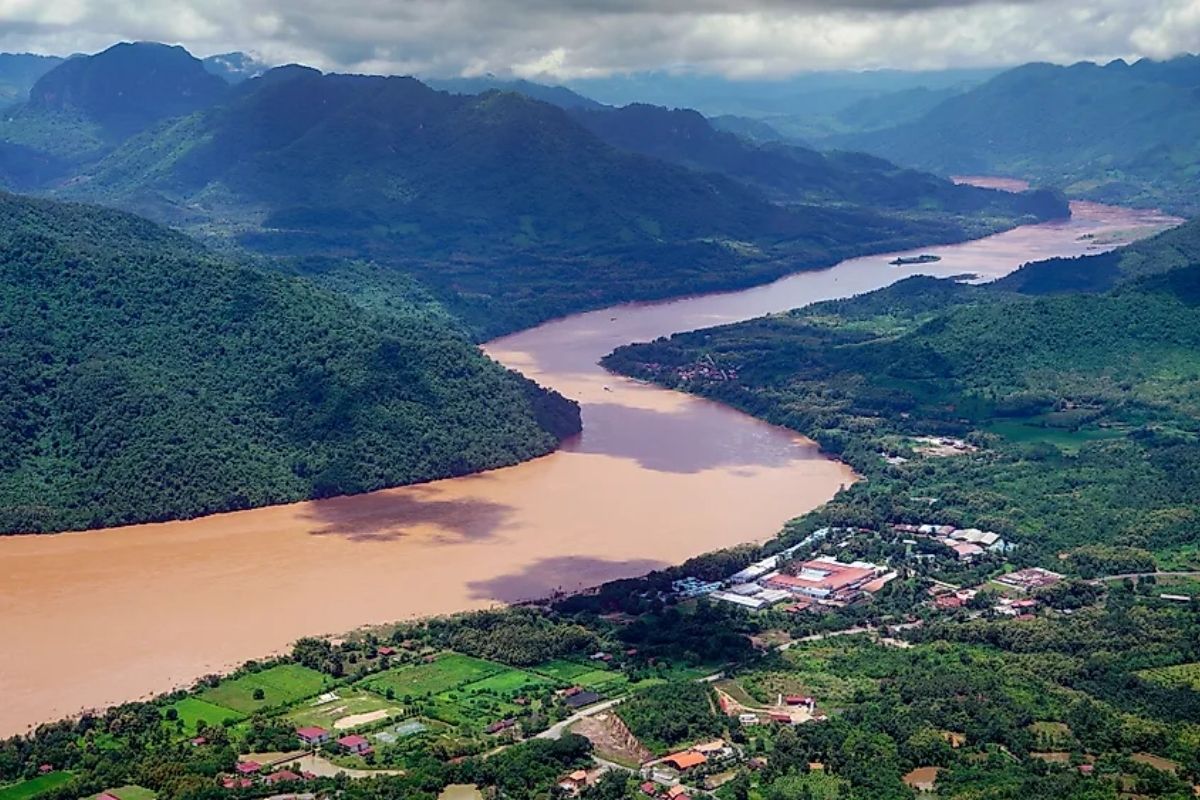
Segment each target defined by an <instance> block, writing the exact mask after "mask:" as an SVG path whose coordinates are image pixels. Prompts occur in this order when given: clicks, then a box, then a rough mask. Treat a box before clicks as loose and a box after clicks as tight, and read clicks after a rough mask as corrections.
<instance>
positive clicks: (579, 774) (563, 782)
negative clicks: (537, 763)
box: [558, 769, 588, 794]
mask: <svg viewBox="0 0 1200 800" xmlns="http://www.w3.org/2000/svg"><path fill="white" fill-rule="evenodd" d="M587 783H588V774H587V770H582V769H577V770H575V771H574V772H572V773H571V774H570V775H567V776H566V777H564V778H561V779H560V780H559V781H558V788H560V789H562V790H563V791H564V792H569V793H571V794H578V793H579V792H580V790H582V789H583V788H584V787H586V786H587Z"/></svg>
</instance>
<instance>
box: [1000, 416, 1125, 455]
mask: <svg viewBox="0 0 1200 800" xmlns="http://www.w3.org/2000/svg"><path fill="white" fill-rule="evenodd" d="M984 430H986V431H988V432H989V433H994V434H996V435H997V436H1001V437H1003V438H1005V439H1007V440H1009V441H1010V442H1018V443H1023V442H1045V443H1046V444H1052V445H1054V446H1055V447H1057V448H1059V449H1060V450H1063V451H1065V452H1068V453H1073V452H1075V451H1076V450H1078V449H1079V448H1081V447H1083V446H1084V445H1085V444H1087V443H1088V442H1098V441H1102V440H1104V439H1119V438H1121V437H1122V436H1124V435H1125V431H1124V430H1121V429H1120V428H1080V429H1079V430H1070V429H1066V428H1054V427H1051V426H1048V425H1030V424H1028V423H1025V422H1015V421H1011V420H1002V421H997V422H992V423H991V424H989V425H987V426H986V427H985V428H984Z"/></svg>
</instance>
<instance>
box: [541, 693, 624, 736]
mask: <svg viewBox="0 0 1200 800" xmlns="http://www.w3.org/2000/svg"><path fill="white" fill-rule="evenodd" d="M624 699H625V698H624V697H618V698H615V699H613V700H605V701H604V702H603V703H597V704H596V705H594V706H588V707H587V708H585V709H583V710H582V711H576V712H575V713H574V714H572V715H571V716H569V717H567V718H566V719H564V720H563V721H562V722H556V723H554V724H553V725H551V726H550V727H549V728H546V730H544V731H542V732H541V733H539V734H538V735H537V736H536V737H535V738H537V739H561V738H562V735H563V731H565V730H566V729H567V728H569V727H571V726H572V725H574V724H575V723H576V722H579V720H581V719H583V718H584V717H590V716H592V715H593V714H599V713H600V712H601V711H607V710H608V709H610V708H612V707H613V706H615V705H617V704H618V703H620V702H621V701H622V700H624Z"/></svg>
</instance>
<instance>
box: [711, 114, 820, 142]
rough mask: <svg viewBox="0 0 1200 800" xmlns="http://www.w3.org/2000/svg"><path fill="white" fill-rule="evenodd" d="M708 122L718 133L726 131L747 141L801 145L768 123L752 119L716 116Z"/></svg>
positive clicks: (727, 115) (725, 115) (732, 115)
mask: <svg viewBox="0 0 1200 800" xmlns="http://www.w3.org/2000/svg"><path fill="white" fill-rule="evenodd" d="M708 121H709V122H710V123H711V124H712V126H713V127H714V128H716V129H717V130H719V131H727V132H729V133H732V134H735V135H737V136H740V137H742V138H743V139H746V140H747V141H751V142H757V143H759V144H764V143H766V142H787V143H789V144H802V142H798V141H796V140H795V139H792V138H791V137H789V136H785V135H784V134H782V133H780V132H779V131H778V130H776V129H775V128H774V127H772V126H771V124H770V123H768V122H764V121H763V120H761V119H754V118H752V117H739V116H737V115H736V114H718V115H717V116H715V117H709V118H708Z"/></svg>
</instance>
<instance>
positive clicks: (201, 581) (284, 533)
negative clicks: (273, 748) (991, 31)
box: [0, 204, 1169, 734]
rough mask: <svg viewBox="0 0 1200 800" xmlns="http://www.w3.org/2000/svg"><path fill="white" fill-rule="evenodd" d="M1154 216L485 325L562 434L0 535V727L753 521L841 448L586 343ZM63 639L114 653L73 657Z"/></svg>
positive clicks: (731, 533) (769, 518)
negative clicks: (677, 387) (504, 456)
mask: <svg viewBox="0 0 1200 800" xmlns="http://www.w3.org/2000/svg"><path fill="white" fill-rule="evenodd" d="M1168 223H1169V218H1165V217H1163V216H1161V215H1153V214H1150V213H1148V212H1134V211H1125V210H1122V209H1115V208H1110V207H1104V206H1097V205H1095V204H1076V213H1075V217H1073V218H1072V219H1071V220H1066V221H1061V222H1056V223H1048V224H1044V225H1035V226H1028V227H1026V228H1020V229H1016V230H1013V231H1008V232H1006V233H1003V234H998V235H995V236H991V237H988V238H986V239H981V240H977V241H974V242H968V243H964V244H960V245H953V246H947V247H942V248H937V249H936V253H937V254H938V255H939V256H941V257H942V260H941V261H940V262H937V263H936V264H928V265H922V266H921V268H920V269H919V270H917V269H909V268H902V269H896V268H892V267H889V266H887V263H886V262H887V261H888V260H889V259H890V258H893V257H895V256H898V255H905V254H904V253H890V254H882V255H877V256H870V257H865V258H858V259H852V260H850V261H846V262H843V263H842V264H839V265H838V266H837V267H834V268H832V269H829V270H824V271H821V272H810V273H800V274H797V275H794V276H791V277H788V278H784V279H782V280H780V281H777V282H776V283H774V284H770V285H768V286H760V287H756V288H754V289H748V290H745V291H740V292H731V293H726V294H719V295H709V296H702V297H692V298H684V299H679V300H674V301H669V302H664V303H653V304H636V305H629V306H619V307H615V308H613V309H606V310H603V311H597V312H591V313H588V314H580V315H576V316H573V317H568V318H566V319H562V320H557V321H555V322H551V323H547V324H545V325H542V326H539V327H538V328H535V329H532V330H529V331H524V332H522V333H518V334H514V335H512V336H509V337H505V338H503V339H499V340H496V341H494V342H491V343H489V344H488V345H486V347H485V349H486V350H487V352H488V353H489V354H490V355H492V356H493V357H494V358H496V359H497V360H498V361H500V362H502V363H504V364H505V365H507V366H510V367H512V368H515V369H519V370H521V371H522V372H524V373H525V374H526V375H527V376H529V377H531V378H533V379H534V380H537V381H539V382H541V383H543V384H544V385H546V386H549V387H551V388H554V389H556V390H558V391H559V392H560V393H563V394H564V395H566V396H568V397H572V398H574V399H577V400H579V401H580V402H581V403H582V405H583V419H584V430H583V433H582V434H581V435H580V436H579V437H577V438H576V439H574V440H572V441H570V442H568V443H567V445H566V446H565V447H564V449H563V450H562V451H560V452H558V453H555V454H552V455H550V456H546V457H544V458H541V459H537V460H535V461H532V462H528V463H526V464H522V465H519V466H515V467H510V468H505V469H501V470H496V471H493V472H489V473H483V474H480V475H472V476H468V477H464V478H458V479H454V480H448V481H438V482H434V483H430V484H424V485H420V486H412V487H405V488H401V489H394V490H387V491H383V492H376V493H372V494H368V495H359V496H355V497H347V498H336V499H332V500H328V501H319V502H310V503H298V504H293V505H288V506H277V507H271V508H263V509H255V510H251V511H245V512H237V513H233V514H222V515H216V516H213V517H206V518H203V519H197V520H190V521H185V522H171V523H162V524H157V525H140V526H130V527H127V528H118V529H111V530H107V531H94V532H88V533H79V534H61V535H55V536H49V537H22V538H7V539H3V540H0V560H3V561H4V563H5V565H6V573H7V575H6V577H7V576H11V577H10V578H9V579H8V580H6V582H5V585H4V587H3V588H2V589H0V637H2V639H3V641H5V643H6V647H5V648H4V650H3V652H0V684H3V685H4V686H5V687H6V690H7V694H6V704H5V706H4V707H3V709H0V734H6V733H15V732H19V731H21V730H24V729H25V728H26V727H27V726H29V725H32V724H35V723H37V722H39V721H42V720H46V719H51V718H57V717H61V716H66V715H69V714H72V713H75V712H77V711H79V710H81V709H82V708H85V707H94V706H102V705H107V704H110V703H114V702H119V701H122V700H128V699H133V698H135V697H145V696H147V695H148V694H156V693H158V692H161V691H166V690H168V689H170V688H172V687H174V686H178V685H185V684H188V683H190V682H191V681H192V680H194V679H195V678H196V677H198V676H200V675H203V674H206V673H211V672H217V671H221V670H224V669H227V668H229V667H231V666H233V665H236V664H238V663H241V662H242V661H244V660H246V659H248V658H253V657H259V656H262V655H263V654H264V653H266V652H272V651H276V652H277V651H279V650H281V649H282V648H284V647H285V646H286V645H287V644H288V643H290V642H291V641H293V640H295V639H296V638H298V637H299V636H302V635H308V634H319V633H325V632H331V631H342V630H348V629H351V628H354V627H357V626H359V625H363V624H372V623H383V622H387V621H389V620H397V619H405V618H412V617H417V616H426V615H431V614H441V613H448V612H452V611H461V610H467V609H472V608H480V607H484V606H488V605H492V604H496V603H504V602H513V601H517V600H522V599H527V598H531V597H539V596H544V595H548V594H551V593H552V592H554V591H556V590H572V589H578V588H582V587H585V586H591V585H596V584H599V583H603V582H605V581H608V580H612V579H615V578H620V577H630V576H634V575H639V574H643V573H645V572H647V571H649V570H652V569H656V568H660V567H663V566H666V565H669V564H675V563H678V562H680V561H683V560H685V559H687V558H689V557H691V556H695V555H698V554H700V553H704V552H708V551H711V550H715V549H720V548H723V547H728V546H732V545H736V544H741V543H745V542H751V541H763V540H766V539H768V538H770V537H772V536H774V535H775V533H776V532H777V531H778V529H779V528H780V526H781V525H782V524H783V523H784V522H785V521H786V520H788V519H790V518H792V517H795V516H797V515H799V514H802V513H805V512H806V511H809V510H811V509H812V508H815V507H817V506H818V505H820V504H822V503H824V502H825V501H827V500H828V499H829V498H830V497H832V496H833V494H834V493H836V491H837V490H838V488H839V487H841V486H843V485H846V484H848V483H849V482H851V481H853V480H854V476H853V473H852V472H851V471H850V470H849V468H847V467H846V466H844V465H842V464H840V463H838V462H835V461H832V460H829V459H827V458H824V457H822V456H821V455H820V454H819V453H818V451H817V448H816V447H815V445H814V444H813V443H812V442H810V441H808V440H806V439H804V438H802V437H799V436H797V435H795V434H794V433H792V432H790V431H786V430H783V429H781V428H777V427H773V426H770V425H767V424H765V423H762V422H759V421H757V420H754V419H752V418H750V417H748V416H746V415H744V414H741V413H740V412H737V411H734V410H732V409H729V408H727V407H724V406H721V405H718V404H716V403H711V402H707V401H703V400H699V399H696V398H692V397H688V396H685V395H682V394H678V393H675V392H670V391H666V390H662V389H659V388H656V387H652V386H647V385H644V384H641V383H638V382H634V381H629V380H625V379H622V378H618V377H615V376H612V375H610V374H608V373H606V372H604V371H603V370H602V369H601V368H600V367H599V366H598V365H597V363H596V362H597V361H598V359H599V358H600V357H601V356H603V355H605V354H607V353H608V352H610V351H611V350H612V349H614V348H615V347H617V346H619V345H622V344H627V343H629V342H632V341H645V340H648V339H654V338H656V337H658V336H663V335H668V334H670V333H674V332H678V331H684V330H691V329H695V328H699V327H706V326H711V325H715V324H722V323H727V322H734V321H738V320H742V319H748V318H750V317H755V316H760V315H762V314H766V313H772V312H775V311H782V310H785V309H788V308H793V307H796V306H800V305H804V304H806V303H809V302H813V301H815V300H820V299H827V298H832V297H839V296H846V295H849V294H855V293H859V292H862V291H866V290H869V289H873V288H878V287H879V286H883V285H886V284H888V283H891V282H892V281H894V280H897V279H898V278H900V277H903V276H905V275H909V274H915V272H916V271H920V272H922V273H931V274H942V275H952V274H960V273H963V272H970V273H972V274H976V275H981V276H986V277H999V276H1000V275H1003V274H1006V273H1007V272H1009V271H1011V270H1013V269H1015V268H1016V267H1018V266H1020V265H1021V264H1022V263H1024V262H1026V261H1030V260H1036V259H1040V258H1046V257H1050V256H1056V255H1057V256H1062V255H1077V254H1080V253H1084V252H1094V251H1095V250H1094V238H1093V239H1085V238H1082V237H1085V236H1087V235H1089V234H1091V235H1093V237H1094V236H1095V235H1097V234H1101V233H1105V232H1108V231H1114V230H1123V231H1134V232H1136V231H1148V230H1150V229H1152V228H1155V227H1157V226H1161V225H1163V224H1168ZM1114 244H1115V243H1114ZM1106 245H1107V242H1106ZM928 249H929V248H923V249H922V250H921V251H914V252H924V251H927V250H928ZM734 498H735V499H734ZM114 621H120V623H121V624H119V625H114V624H113V622H114ZM64 643H70V646H71V649H72V651H73V652H77V653H91V654H95V653H106V654H109V657H108V658H103V659H101V658H80V657H68V656H66V655H64V651H63V646H64Z"/></svg>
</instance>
